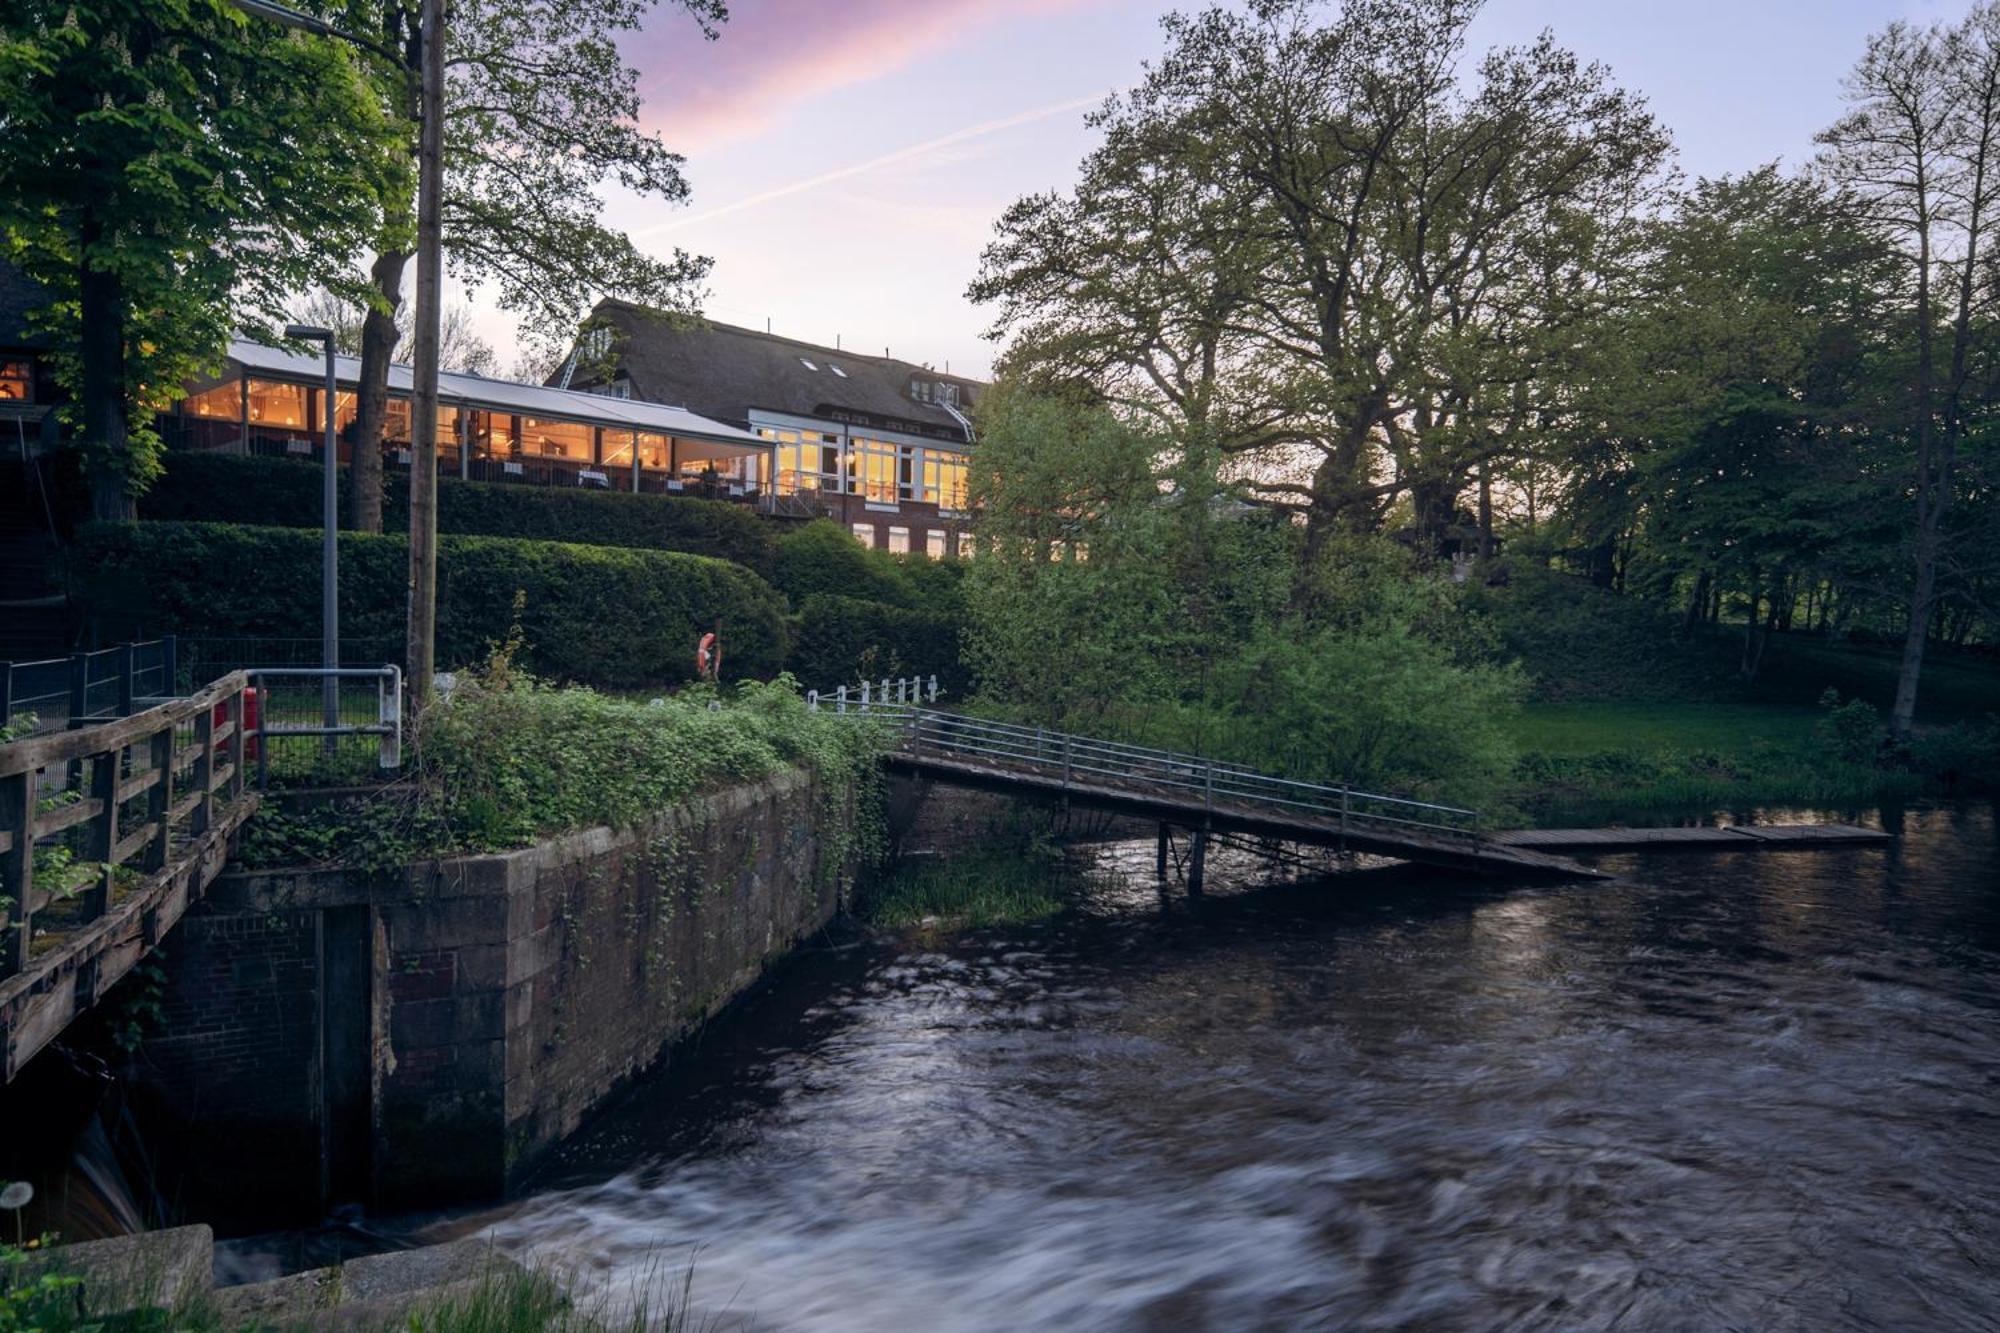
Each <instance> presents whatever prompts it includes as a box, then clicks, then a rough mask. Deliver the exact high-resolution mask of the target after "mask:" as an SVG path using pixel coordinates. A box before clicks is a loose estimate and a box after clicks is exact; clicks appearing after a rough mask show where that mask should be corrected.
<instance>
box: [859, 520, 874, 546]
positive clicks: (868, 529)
mask: <svg viewBox="0 0 2000 1333" xmlns="http://www.w3.org/2000/svg"><path fill="white" fill-rule="evenodd" d="M854 540H856V541H858V542H860V543H861V544H862V545H863V546H869V547H872V546H874V545H875V525H874V524H873V523H856V524H855V525H854Z"/></svg>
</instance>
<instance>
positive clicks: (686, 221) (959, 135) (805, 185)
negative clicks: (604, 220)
mask: <svg viewBox="0 0 2000 1333" xmlns="http://www.w3.org/2000/svg"><path fill="white" fill-rule="evenodd" d="M1102 100H1103V98H1102V97H1101V96H1095V97H1073V98H1071V99H1070V100H1069V101H1067V102H1057V103H1055V104H1054V105H1052V106H1041V107H1035V108H1033V109H1032V110H1028V111H1019V112H1016V113H1015V114H1013V115H1011V116H1002V117H1000V118H999V119H998V120H985V121H981V122H980V123H979V124H977V125H968V126H966V127H965V128H964V129H962V130H953V131H952V132H951V133H950V134H945V135H940V136H939V137H937V138H935V139H927V140H925V141H924V142H923V143H913V144H911V145H910V146H909V147H907V148H898V149H896V150H895V151H894V152H891V153H884V154H882V155H881V156H880V157H871V158H869V159H868V160H867V161H865V162H856V163H854V164H853V165H851V166H845V167H836V168H835V169H834V170H832V171H824V172H821V173H820V174H819V175H817V176H809V177H807V178H806V179H805V180H802V181H793V182H792V183H791V184H790V185H780V186H779V187H778V188H776V189H775V190H762V191H759V192H758V193H756V194H752V195H746V196H744V197H743V198H741V199H738V200H735V201H734V202H732V203H727V204H723V205H722V206H720V207H719V208H711V209H709V210H708V211H707V212H706V213H692V214H689V215H688V216H686V217H678V218H671V219H669V220H668V221H666V222H660V223H656V224H654V225H653V226H650V227H642V228H640V229H639V230H637V231H635V232H633V233H631V235H632V239H633V240H641V239H644V238H645V237H648V236H657V235H659V234H660V233H661V232H667V231H674V230H677V229H679V228H681V227H691V226H693V225H694V224H695V223H697V222H706V221H708V220H709V219H710V218H719V217H723V216H724V215H726V214H729V213H740V212H742V211H743V210H744V209H746V208H755V207H756V206H757V205H758V204H768V203H769V202H771V201H772V200H773V199H783V198H785V197H786V196H787V195H794V194H798V193H800V192H802V191H805V190H816V189H818V188H819V187H820V186H822V185H827V184H830V183H832V182H834V181H838V180H846V179H847V178H848V177H849V176H859V175H861V174H862V173H863V172H868V171H874V170H876V169H877V168H878V167H887V166H893V165H894V164H896V163H898V162H906V161H908V160H909V159H911V158H913V157H919V156H921V155H923V154H925V153H928V152H930V151H932V150H933V149H937V148H948V147H950V146H951V145H952V144H955V143H964V142H965V141H966V140H967V139H978V138H982V137H984V136H985V135H988V134H997V133H999V132H1000V131H1001V130H1011V129H1013V128H1014V127H1015V126H1016V125H1026V124H1028V123H1029V122H1030V121H1036V120H1043V119H1046V118H1047V117H1049V116H1055V115H1060V114H1062V113H1063V112H1065V111H1075V110H1077V109H1078V108H1079V107H1086V106H1095V105H1097V104H1098V103H1099V102H1100V101H1102Z"/></svg>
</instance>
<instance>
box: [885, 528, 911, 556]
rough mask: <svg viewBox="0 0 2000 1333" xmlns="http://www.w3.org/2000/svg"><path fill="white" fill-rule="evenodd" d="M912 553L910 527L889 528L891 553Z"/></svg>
mask: <svg viewBox="0 0 2000 1333" xmlns="http://www.w3.org/2000/svg"><path fill="white" fill-rule="evenodd" d="M909 553H910V530H909V529H908V528H890V529H889V554H891V555H908V554H909Z"/></svg>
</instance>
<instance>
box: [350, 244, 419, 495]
mask: <svg viewBox="0 0 2000 1333" xmlns="http://www.w3.org/2000/svg"><path fill="white" fill-rule="evenodd" d="M409 262H410V256H409V255H408V254H407V253H403V252H399V251H388V252H385V253H383V254H381V255H378V256H377V257H376V259H375V267H374V268H373V269H371V270H370V271H369V277H370V278H371V279H372V280H373V281H374V283H375V290H376V291H377V292H378V293H380V294H381V296H382V299H383V300H385V301H387V302H388V303H389V309H388V311H387V312H386V313H385V312H384V311H381V310H376V309H374V308H372V307H371V308H370V309H369V311H368V317H367V318H366V319H365V320H363V321H362V324H361V383H360V386H359V390H360V393H359V398H360V401H359V402H358V403H357V404H356V406H355V413H354V439H353V442H352V443H351V445H350V446H349V448H350V452H351V456H350V458H349V460H348V465H347V484H348V487H349V495H350V498H351V506H350V508H351V511H352V512H351V517H350V518H349V520H348V521H349V522H350V523H351V524H352V525H353V527H354V529H355V531H357V532H380V531H381V530H382V432H383V427H384V426H385V425H386V424H387V423H388V419H389V363H390V362H391V361H393V360H394V359H395V356H396V337H397V334H396V309H397V307H399V306H401V305H402V303H403V268H404V266H405V265H406V264H408V263H409Z"/></svg>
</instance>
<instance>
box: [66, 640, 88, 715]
mask: <svg viewBox="0 0 2000 1333" xmlns="http://www.w3.org/2000/svg"><path fill="white" fill-rule="evenodd" d="M89 703H90V654H88V653H71V654H70V655H69V725H70V730H72V731H74V730H76V729H77V728H78V727H80V726H82V725H83V714H84V710H85V708H87V707H88V706H89Z"/></svg>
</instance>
